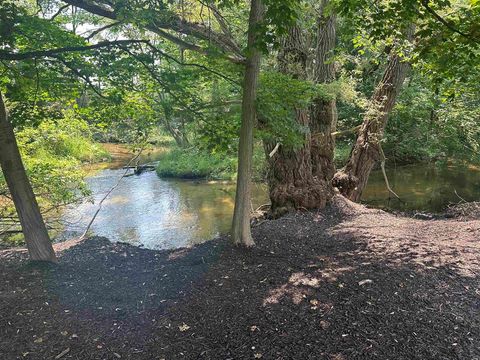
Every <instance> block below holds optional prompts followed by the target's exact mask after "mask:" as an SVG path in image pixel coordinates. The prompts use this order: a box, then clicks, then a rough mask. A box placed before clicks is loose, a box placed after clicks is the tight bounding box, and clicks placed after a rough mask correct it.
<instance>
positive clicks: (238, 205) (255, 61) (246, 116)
mask: <svg viewBox="0 0 480 360" xmlns="http://www.w3.org/2000/svg"><path fill="white" fill-rule="evenodd" d="M263 13H264V8H263V4H262V1H261V0H252V3H251V7H250V18H249V22H248V47H247V60H246V66H245V75H244V84H243V99H242V125H241V128H240V142H239V146H238V175H237V191H236V196H235V209H234V213H233V223H232V237H233V242H234V243H235V244H237V245H244V246H247V247H250V246H253V245H255V243H254V242H253V238H252V233H251V228H250V207H251V178H252V157H253V129H254V127H255V119H256V111H255V101H256V98H257V86H258V76H259V73H260V60H261V53H260V50H259V49H258V48H257V44H256V41H257V36H256V30H257V29H256V27H257V24H258V23H260V22H261V21H262V19H263Z"/></svg>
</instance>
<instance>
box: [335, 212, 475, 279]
mask: <svg viewBox="0 0 480 360" xmlns="http://www.w3.org/2000/svg"><path fill="white" fill-rule="evenodd" d="M331 234H332V235H333V236H336V237H347V238H349V239H351V240H352V241H357V242H358V241H363V242H364V244H365V245H366V246H364V247H362V248H361V249H359V250H358V251H357V252H356V253H357V254H359V255H365V256H375V257H378V258H379V259H382V260H386V261H388V262H389V263H391V264H393V265H397V266H402V265H405V264H406V263H413V264H415V265H417V266H420V268H424V269H433V268H438V267H441V266H453V267H454V268H455V269H457V271H459V272H460V273H462V274H463V275H470V276H472V275H474V274H476V273H477V271H478V270H480V261H479V260H478V253H479V252H480V242H479V241H478V240H479V239H480V221H479V220H470V221H460V220H429V221H423V220H416V219H411V218H406V217H399V216H395V215H392V214H389V213H385V212H378V211H377V210H369V211H367V212H366V213H365V212H364V213H359V214H358V215H357V216H353V217H352V218H351V219H349V220H346V221H345V222H342V223H341V224H339V225H337V226H336V227H335V228H333V229H332V230H331Z"/></svg>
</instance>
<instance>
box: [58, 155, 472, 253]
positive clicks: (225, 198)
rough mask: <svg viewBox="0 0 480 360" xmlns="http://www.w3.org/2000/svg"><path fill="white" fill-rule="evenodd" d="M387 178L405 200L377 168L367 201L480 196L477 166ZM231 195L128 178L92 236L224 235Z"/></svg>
mask: <svg viewBox="0 0 480 360" xmlns="http://www.w3.org/2000/svg"><path fill="white" fill-rule="evenodd" d="M146 160H150V161H151V160H152V159H148V158H147V159H144V161H146ZM153 160H154V159H153ZM111 166H112V167H114V168H113V169H104V170H99V171H98V172H96V173H94V174H93V175H92V176H90V177H89V178H88V180H87V181H88V184H89V186H90V189H91V190H92V193H93V196H92V200H93V202H85V203H84V204H81V205H76V206H72V207H70V208H69V209H67V211H66V212H65V214H64V216H63V220H64V222H65V224H66V226H65V229H64V232H63V234H62V235H61V236H60V238H63V239H65V238H70V237H73V236H78V235H79V234H81V233H82V232H83V231H84V229H85V228H86V226H87V224H88V223H89V221H90V220H91V218H92V216H93V215H94V213H95V211H96V210H97V208H98V203H99V201H100V200H101V199H102V198H103V197H104V195H105V193H106V192H107V191H108V190H109V189H110V188H112V186H114V185H115V183H117V181H118V179H119V178H120V177H121V176H122V174H123V173H124V170H122V169H118V166H119V163H118V162H116V163H112V165H111ZM388 177H389V180H390V183H391V185H392V188H393V189H394V190H395V191H396V193H397V194H398V195H399V196H400V198H401V199H402V202H401V201H398V200H396V199H394V198H392V197H389V194H388V191H387V190H386V187H385V182H384V179H383V176H382V173H381V172H380V171H374V172H373V173H372V175H371V177H370V181H369V184H368V187H367V189H366V191H365V193H364V196H363V201H364V202H365V203H367V204H369V205H371V206H375V207H381V208H388V209H394V210H404V211H405V210H406V211H409V210H419V211H428V212H439V211H441V210H443V209H444V208H445V207H446V206H448V205H449V204H450V203H458V202H459V201H460V197H461V198H463V199H465V200H467V201H473V200H479V199H480V172H479V171H478V170H477V169H475V168H465V167H439V166H434V165H423V164H422V165H413V166H404V167H398V168H396V169H389V170H388ZM234 195H235V185H234V184H231V183H222V182H205V181H181V180H164V179H160V178H159V177H158V176H157V174H156V173H155V172H146V173H143V174H142V175H139V176H129V177H126V178H124V179H123V180H122V181H121V182H120V184H119V186H118V187H117V188H116V189H115V190H114V191H113V193H112V194H111V195H110V196H109V197H108V199H107V200H106V201H105V202H104V204H103V207H102V210H101V211H100V213H99V214H98V216H97V218H96V220H95V222H94V223H93V225H92V227H91V233H92V234H95V235H100V236H105V237H108V238H109V239H111V240H113V241H122V242H127V243H131V244H132V245H140V246H144V247H146V248H151V249H170V248H179V247H185V246H190V245H193V244H197V243H201V242H204V241H206V240H209V239H212V238H214V237H216V236H218V235H220V234H222V233H226V232H228V230H229V228H230V225H231V219H232V213H233V206H234ZM265 203H268V196H267V189H266V187H265V186H264V185H255V187H254V191H253V207H257V206H260V205H262V204H265Z"/></svg>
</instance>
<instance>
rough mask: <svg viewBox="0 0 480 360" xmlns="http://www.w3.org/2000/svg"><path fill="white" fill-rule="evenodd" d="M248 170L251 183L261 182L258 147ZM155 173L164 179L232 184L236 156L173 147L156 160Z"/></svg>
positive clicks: (262, 159) (263, 164) (262, 170)
mask: <svg viewBox="0 0 480 360" xmlns="http://www.w3.org/2000/svg"><path fill="white" fill-rule="evenodd" d="M252 171H253V179H254V180H255V181H262V180H263V179H265V173H266V161H265V154H264V153H263V149H262V147H261V146H256V147H255V149H254V154H253V169H252ZM157 173H158V175H159V176H160V177H164V178H177V179H202V180H228V181H234V180H235V179H236V176H237V156H236V154H224V153H209V152H207V151H201V150H195V149H181V148H178V147H176V146H174V147H173V148H172V149H171V150H170V151H168V152H166V153H165V154H164V155H163V156H162V157H161V158H160V160H159V164H158V166H157Z"/></svg>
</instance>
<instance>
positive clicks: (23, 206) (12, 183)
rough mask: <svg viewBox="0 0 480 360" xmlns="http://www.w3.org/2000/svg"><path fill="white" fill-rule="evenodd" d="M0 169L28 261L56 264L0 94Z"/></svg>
mask: <svg viewBox="0 0 480 360" xmlns="http://www.w3.org/2000/svg"><path fill="white" fill-rule="evenodd" d="M0 165H1V167H2V171H3V175H4V177H5V180H6V182H7V185H8V188H9V190H10V194H11V196H12V199H13V202H14V204H15V208H16V209H17V214H18V217H19V219H20V224H21V225H22V231H23V235H24V236H25V242H26V243H27V248H28V252H29V254H30V259H31V260H40V261H53V262H55V261H56V257H55V252H54V250H53V247H52V242H51V241H50V238H49V236H48V232H47V228H46V226H45V223H44V222H43V218H42V215H41V213H40V209H39V207H38V204H37V200H36V199H35V195H34V193H33V190H32V187H31V185H30V182H29V180H28V177H27V174H26V172H25V168H24V166H23V163H22V159H21V156H20V152H19V150H18V145H17V141H16V139H15V134H14V133H13V127H12V125H11V123H10V121H9V120H8V115H7V109H6V106H5V103H4V101H3V97H2V94H1V93H0Z"/></svg>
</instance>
